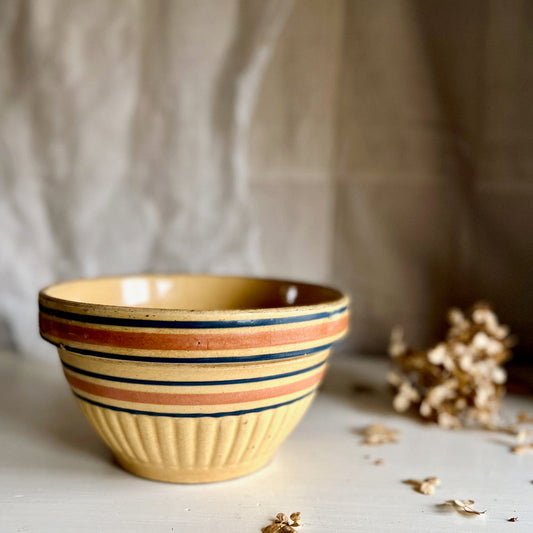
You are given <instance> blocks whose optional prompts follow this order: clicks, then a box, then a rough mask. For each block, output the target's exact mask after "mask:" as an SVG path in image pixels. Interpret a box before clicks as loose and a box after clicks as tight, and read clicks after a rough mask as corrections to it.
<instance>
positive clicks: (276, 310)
mask: <svg viewBox="0 0 533 533" xmlns="http://www.w3.org/2000/svg"><path fill="white" fill-rule="evenodd" d="M157 277H161V278H164V277H167V278H168V277H171V278H172V277H183V278H187V277H189V278H202V277H203V278H218V279H231V280H244V281H265V282H274V283H283V284H291V285H296V286H298V287H308V288H316V289H324V290H328V291H331V292H332V293H333V295H334V297H333V298H332V299H331V300H329V301H325V302H324V301H322V302H319V303H316V304H307V305H287V306H282V307H261V308H242V309H224V308H218V309H187V308H178V307H176V308H168V307H167V308H163V307H144V306H133V305H110V304H102V303H93V302H86V301H85V302H84V301H77V300H70V299H68V298H59V297H57V296H51V295H50V294H49V291H50V290H51V289H54V288H56V287H58V286H61V285H66V284H70V283H72V284H74V283H79V282H91V281H99V280H121V279H128V278H129V279H133V278H157ZM349 303H350V297H349V296H348V295H347V294H345V293H343V292H342V291H340V290H338V289H336V288H334V287H331V286H328V285H324V284H318V283H309V282H305V281H296V280H292V279H285V278H276V277H261V276H236V275H223V274H204V273H198V274H196V273H194V274H193V273H186V272H183V273H181V272H161V273H155V272H150V273H138V274H122V275H112V276H95V277H86V278H73V279H67V280H63V281H60V282H57V283H53V284H50V285H47V286H46V287H44V288H43V289H41V290H40V291H39V304H40V305H45V306H46V305H48V304H52V306H53V307H54V308H55V309H72V310H75V311H76V312H79V313H80V314H98V315H103V316H110V315H111V316H112V315H116V314H121V315H125V314H126V315H129V316H131V315H135V316H139V315H142V316H143V317H146V318H152V317H154V316H159V317H167V318H169V319H170V318H172V317H176V316H180V317H184V318H186V317H188V316H190V317H208V316H213V315H221V314H223V315H225V316H227V317H228V318H230V317H236V318H238V317H247V316H252V317H253V316H257V315H262V316H265V315H272V316H276V315H281V314H283V315H286V316H287V315H299V314H306V313H309V312H312V313H319V312H321V311H326V310H331V309H338V308H347V307H348V305H349Z"/></svg>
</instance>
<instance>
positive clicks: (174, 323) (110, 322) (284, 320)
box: [39, 304, 347, 329]
mask: <svg viewBox="0 0 533 533" xmlns="http://www.w3.org/2000/svg"><path fill="white" fill-rule="evenodd" d="M346 309H347V306H344V307H342V308H341V309H336V310H335V311H324V312H322V313H312V314H310V315H300V316H286V317H280V318H256V319H254V318H251V319H243V320H153V319H138V318H117V317H111V316H95V315H82V314H78V313H70V312H68V311H60V310H58V309H51V308H50V307H46V306H44V305H42V304H39V310H40V311H41V313H45V314H47V315H50V316H54V317H56V318H63V319H65V320H74V321H76V322H86V323H89V324H102V325H106V326H125V327H128V328H167V329H208V328H215V329H217V328H244V327H250V326H275V325H279V324H293V323H297V322H307V321H308V320H318V319H320V318H330V317H332V316H335V315H338V314H340V313H343V312H344V311H346ZM287 310H290V307H287Z"/></svg>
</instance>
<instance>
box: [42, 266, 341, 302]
mask: <svg viewBox="0 0 533 533" xmlns="http://www.w3.org/2000/svg"><path fill="white" fill-rule="evenodd" d="M43 293H44V294H45V295H47V296H50V297H52V298H58V299H60V300H68V301H74V302H82V303H87V304H96V305H111V306H127V307H131V306H133V307H143V308H153V309H184V310H236V309H271V308H283V307H292V306H308V305H320V304H328V303H333V302H335V301H337V300H339V299H341V298H342V297H343V295H342V293H340V292H339V291H336V290H334V289H330V288H327V287H321V286H317V285H311V284H307V283H295V282H291V281H281V280H267V279H255V278H236V277H224V276H193V275H186V274H184V275H143V276H122V277H110V278H97V279H85V280H77V281H67V282H64V283H59V284H57V285H53V286H51V287H49V288H47V289H45V290H44V291H43Z"/></svg>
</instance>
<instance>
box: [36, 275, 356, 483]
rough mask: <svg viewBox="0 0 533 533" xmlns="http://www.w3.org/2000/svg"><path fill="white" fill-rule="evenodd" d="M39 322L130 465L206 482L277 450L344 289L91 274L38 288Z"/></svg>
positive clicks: (93, 418) (87, 411) (89, 412)
mask: <svg viewBox="0 0 533 533" xmlns="http://www.w3.org/2000/svg"><path fill="white" fill-rule="evenodd" d="M39 327H40V331H41V335H42V337H43V338H44V339H46V340H47V341H49V342H51V343H53V344H55V345H56V346H57V349H58V352H59V356H60V358H61V362H62V364H63V369H64V372H65V376H66V378H67V381H68V382H69V384H70V386H71V388H72V392H73V393H74V395H75V397H76V400H77V402H78V404H79V406H80V408H81V410H82V411H83V413H84V415H85V416H86V417H87V419H88V420H89V422H90V423H91V425H92V426H93V427H94V429H95V430H96V431H97V433H98V434H99V435H100V437H102V439H103V440H104V441H105V442H106V444H107V445H108V446H109V447H110V448H111V450H112V451H113V453H114V455H115V456H116V458H117V460H118V462H119V463H120V464H121V465H122V466H123V467H124V468H125V469H126V470H128V471H130V472H132V473H133V474H137V475H139V476H143V477H147V478H150V479H156V480H160V481H171V482H177V483H202V482H209V481H219V480H224V479H230V478H234V477H238V476H242V475H244V474H247V473H249V472H253V471H254V470H257V469H258V468H260V467H262V466H263V465H264V464H266V463H267V462H268V461H269V460H270V458H271V457H272V455H273V454H274V452H275V451H276V449H277V448H278V447H279V445H280V444H281V443H282V442H283V441H284V440H285V438H286V437H287V436H288V435H289V433H290V432H291V431H292V429H293V428H294V427H295V426H296V424H297V423H298V422H299V420H300V419H301V418H302V416H303V414H304V413H305V411H306V410H307V408H308V407H309V405H310V403H311V401H312V399H313V396H314V395H315V392H316V390H317V388H318V386H319V385H320V382H321V380H322V377H323V375H324V371H325V368H326V360H327V358H328V355H329V352H330V349H331V347H332V346H333V345H334V344H335V343H336V342H337V341H338V340H339V339H341V338H342V337H343V336H344V335H345V334H346V331H347V328H348V298H347V297H346V296H344V295H343V294H341V293H340V292H338V291H336V290H333V289H330V288H326V287H319V286H316V285H309V284H305V283H294V282H291V281H278V280H264V279H253V278H231V277H217V276H192V275H142V276H123V277H110V278H98V279H87V280H79V281H67V282H64V283H59V284H56V285H52V286H50V287H48V288H46V289H43V290H42V291H41V292H40V294H39Z"/></svg>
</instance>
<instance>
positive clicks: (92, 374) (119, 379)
mask: <svg viewBox="0 0 533 533" xmlns="http://www.w3.org/2000/svg"><path fill="white" fill-rule="evenodd" d="M61 363H62V364H63V366H64V367H65V368H68V369H69V370H72V371H73V372H76V373H77V374H82V375H84V376H89V377H91V378H98V379H104V380H106V381H116V382H118V383H135V384H138V385H163V386H171V387H191V386H198V387H201V386H208V385H238V384H240V383H258V382H261V381H271V380H274V379H282V378H288V377H291V376H297V375H298V374H304V373H306V372H311V371H312V370H315V369H317V368H320V367H321V366H323V365H324V364H325V363H326V361H322V362H321V363H318V364H316V365H313V366H310V367H308V368H304V369H303V370H295V371H294V372H287V373H285V374H277V375H275V376H264V377H260V378H245V379H225V380H219V381H158V380H151V379H133V378H122V377H117V376H108V375H107V374H98V373H96V372H90V371H89V370H83V369H82V368H77V367H75V366H72V365H69V364H68V363H65V362H64V361H61Z"/></svg>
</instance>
